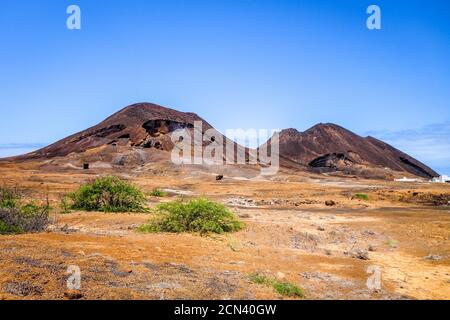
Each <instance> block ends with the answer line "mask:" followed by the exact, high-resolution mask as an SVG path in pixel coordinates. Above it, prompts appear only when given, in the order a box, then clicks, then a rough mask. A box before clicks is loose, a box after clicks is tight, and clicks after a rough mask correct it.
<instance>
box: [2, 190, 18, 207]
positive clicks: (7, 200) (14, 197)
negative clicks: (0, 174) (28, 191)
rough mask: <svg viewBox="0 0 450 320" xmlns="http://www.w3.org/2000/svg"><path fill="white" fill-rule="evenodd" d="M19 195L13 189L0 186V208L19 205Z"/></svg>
mask: <svg viewBox="0 0 450 320" xmlns="http://www.w3.org/2000/svg"><path fill="white" fill-rule="evenodd" d="M19 200H20V195H19V193H18V192H17V190H15V189H11V188H5V187H3V188H0V208H16V207H17V206H18V205H19Z"/></svg>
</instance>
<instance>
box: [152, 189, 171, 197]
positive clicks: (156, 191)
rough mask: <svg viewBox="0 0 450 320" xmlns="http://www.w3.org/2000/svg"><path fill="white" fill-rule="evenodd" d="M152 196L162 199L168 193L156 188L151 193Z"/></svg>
mask: <svg viewBox="0 0 450 320" xmlns="http://www.w3.org/2000/svg"><path fill="white" fill-rule="evenodd" d="M150 196H151V197H158V198H162V197H165V196H167V192H164V191H163V190H161V189H158V188H156V189H153V191H152V192H150Z"/></svg>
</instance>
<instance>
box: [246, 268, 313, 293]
mask: <svg viewBox="0 0 450 320" xmlns="http://www.w3.org/2000/svg"><path fill="white" fill-rule="evenodd" d="M249 280H250V281H251V282H253V283H256V284H260V285H265V286H268V287H272V288H273V289H274V290H275V291H276V292H278V294H280V295H282V296H286V297H290V298H300V299H303V298H305V294H304V293H303V290H302V289H301V288H299V287H297V286H296V285H295V284H292V283H290V282H280V281H278V280H276V279H270V278H268V277H266V276H264V275H261V274H258V273H253V274H251V275H250V276H249Z"/></svg>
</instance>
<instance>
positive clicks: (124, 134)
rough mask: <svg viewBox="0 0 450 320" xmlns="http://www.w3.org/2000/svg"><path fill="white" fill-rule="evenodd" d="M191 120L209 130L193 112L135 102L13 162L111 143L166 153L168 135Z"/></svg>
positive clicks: (77, 151)
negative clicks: (92, 125) (92, 124)
mask: <svg viewBox="0 0 450 320" xmlns="http://www.w3.org/2000/svg"><path fill="white" fill-rule="evenodd" d="M195 121H202V123H203V130H207V129H210V128H211V126H210V125H209V124H208V123H207V122H206V121H205V120H203V119H202V118H200V117H199V116H197V115H196V114H194V113H185V112H179V111H176V110H173V109H168V108H165V107H162V106H158V105H155V104H151V103H138V104H134V105H131V106H128V107H126V108H124V109H122V110H121V111H119V112H117V113H115V114H113V115H112V116H110V117H109V118H107V119H106V120H104V121H103V122H101V123H100V124H98V125H96V126H94V127H92V128H89V129H87V130H84V131H82V132H79V133H76V134H74V135H71V136H69V137H67V138H65V139H63V140H60V141H58V142H56V143H54V144H52V145H50V146H48V147H45V148H43V149H40V150H38V151H36V152H33V153H29V154H27V155H24V156H21V157H17V159H24V160H26V159H39V158H53V157H63V156H67V155H68V154H70V153H80V152H84V151H86V150H89V149H93V148H96V147H101V146H105V145H115V144H130V145H131V146H137V147H142V148H155V149H159V150H167V151H169V150H171V149H172V148H173V143H172V142H171V139H170V136H169V135H168V134H169V133H171V132H173V131H175V130H176V129H183V128H193V127H194V122H195Z"/></svg>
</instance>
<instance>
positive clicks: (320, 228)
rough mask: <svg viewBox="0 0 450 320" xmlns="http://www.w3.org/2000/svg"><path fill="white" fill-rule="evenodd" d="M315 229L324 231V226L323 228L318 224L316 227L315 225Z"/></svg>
mask: <svg viewBox="0 0 450 320" xmlns="http://www.w3.org/2000/svg"><path fill="white" fill-rule="evenodd" d="M317 230H319V231H325V228H324V227H323V226H318V227H317Z"/></svg>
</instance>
